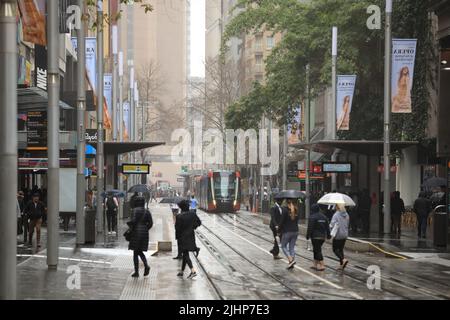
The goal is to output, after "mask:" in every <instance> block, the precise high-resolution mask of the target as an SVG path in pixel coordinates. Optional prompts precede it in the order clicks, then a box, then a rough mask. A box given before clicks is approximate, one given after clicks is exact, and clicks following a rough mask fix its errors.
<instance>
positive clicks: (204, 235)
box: [196, 224, 307, 300]
mask: <svg viewBox="0 0 450 320" xmlns="http://www.w3.org/2000/svg"><path fill="white" fill-rule="evenodd" d="M202 228H204V229H205V230H206V231H207V232H204V231H199V230H197V231H196V233H197V235H198V239H199V240H200V241H201V242H202V244H203V245H204V246H206V247H208V248H209V250H212V251H215V252H220V250H219V249H218V248H217V246H216V245H214V244H213V243H212V242H213V241H211V237H214V238H215V239H217V240H218V241H219V242H220V243H222V245H224V246H226V247H227V248H229V249H230V250H231V251H233V252H234V253H236V255H238V256H239V257H240V258H241V260H243V261H245V262H246V263H247V264H249V265H250V266H252V267H253V268H256V269H258V270H259V271H260V272H261V273H262V274H263V275H265V276H266V277H267V276H268V277H269V278H270V279H272V280H273V281H274V282H275V283H277V284H278V285H280V286H281V287H283V288H285V290H287V291H288V292H289V293H290V294H291V295H292V296H295V297H297V298H299V299H301V300H306V299H307V297H306V296H305V295H304V294H302V293H300V292H298V290H296V289H294V288H292V287H291V286H290V285H288V284H286V283H285V281H284V280H283V279H281V278H280V277H278V276H276V275H274V274H272V273H271V272H269V271H267V270H265V269H264V268H263V267H261V266H259V265H258V264H257V263H255V262H254V261H252V260H251V259H249V258H248V257H247V256H246V255H245V254H244V253H242V252H241V251H240V250H238V249H236V248H235V247H234V246H232V245H231V244H230V243H229V242H228V241H227V240H225V239H223V238H222V237H221V236H220V235H218V234H217V233H215V232H214V231H212V230H211V228H209V227H208V226H206V225H204V224H203V225H202ZM219 260H222V259H219ZM220 262H221V263H224V264H229V265H228V266H226V267H228V268H229V267H230V264H231V263H230V262H229V261H223V260H222V261H220ZM203 269H204V272H205V273H206V274H208V272H207V270H206V267H205V266H203ZM233 269H234V270H238V268H233ZM208 277H209V280H210V281H211V282H212V283H214V280H216V281H217V279H215V278H214V277H212V276H211V275H209V274H208ZM241 280H243V282H249V283H252V282H253V280H252V279H241ZM236 285H240V284H236ZM213 286H214V287H218V286H217V285H216V284H214V285H213ZM248 288H252V289H253V290H255V293H256V294H258V295H262V297H261V298H266V299H267V297H264V293H261V292H258V290H259V288H258V287H257V286H251V287H247V289H248ZM219 290H220V289H219Z"/></svg>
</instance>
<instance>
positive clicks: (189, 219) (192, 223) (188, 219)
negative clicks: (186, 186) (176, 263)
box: [175, 200, 202, 279]
mask: <svg viewBox="0 0 450 320" xmlns="http://www.w3.org/2000/svg"><path fill="white" fill-rule="evenodd" d="M189 205H190V201H189V200H183V201H181V202H180V203H179V204H178V206H179V207H180V210H181V213H180V214H179V215H178V216H177V219H176V222H175V232H176V238H177V240H178V245H179V246H180V250H181V252H182V256H183V262H182V264H181V271H180V272H179V273H178V274H177V276H179V277H183V274H184V269H185V268H186V265H188V266H189V268H190V269H191V273H190V274H189V276H188V277H187V278H188V279H192V278H194V277H196V276H197V272H196V270H195V269H194V266H193V264H192V261H191V258H190V257H189V252H191V251H192V252H196V251H197V245H196V243H195V232H194V230H195V229H197V228H198V227H199V226H201V224H202V222H201V221H200V219H199V217H198V216H197V214H196V213H195V211H193V210H189Z"/></svg>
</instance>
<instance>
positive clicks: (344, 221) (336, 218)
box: [330, 211, 350, 240]
mask: <svg viewBox="0 0 450 320" xmlns="http://www.w3.org/2000/svg"><path fill="white" fill-rule="evenodd" d="M349 222H350V217H349V215H348V213H347V212H340V211H336V213H335V214H334V215H333V218H332V219H331V224H330V229H331V230H333V227H334V225H335V224H336V223H337V224H338V226H339V227H338V232H337V234H336V237H334V238H335V239H336V240H342V239H347V238H348V225H349Z"/></svg>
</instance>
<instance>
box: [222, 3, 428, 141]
mask: <svg viewBox="0 0 450 320" xmlns="http://www.w3.org/2000/svg"><path fill="white" fill-rule="evenodd" d="M371 4H376V5H379V6H380V7H381V8H383V7H384V0H370V1H368V0H359V1H356V0H351V1H350V0H314V1H303V2H300V1H296V0H259V1H257V0H240V1H239V2H238V4H237V5H238V6H245V7H246V8H247V9H246V10H245V11H243V12H242V13H240V14H238V15H237V16H236V17H235V18H234V19H233V20H232V21H231V22H230V24H229V25H228V26H227V28H226V31H225V35H224V39H223V45H222V48H223V49H222V50H223V53H224V52H226V50H227V48H226V43H227V41H228V40H229V39H230V38H231V37H234V36H240V35H241V34H242V33H246V34H248V33H251V32H256V31H261V30H262V29H266V30H273V31H274V32H281V33H282V34H283V39H282V41H281V43H280V44H279V45H278V46H277V47H276V48H275V49H274V50H273V52H272V54H271V55H270V56H269V58H268V59H267V61H266V76H267V82H266V85H265V86H264V87H259V86H255V88H254V90H253V92H250V93H249V94H248V95H247V96H244V97H242V98H241V100H240V101H239V102H237V103H236V104H235V105H232V106H231V107H230V108H229V110H228V114H227V120H228V124H229V125H230V126H232V127H236V126H238V125H241V124H246V123H242V122H245V120H242V119H241V116H240V115H247V116H248V115H249V114H252V113H253V112H255V114H252V117H251V119H250V120H249V121H250V122H252V123H253V124H254V123H257V121H258V118H259V119H260V117H261V115H262V114H266V115H267V116H269V117H272V118H273V119H276V120H277V121H278V122H279V124H283V123H286V121H288V122H289V121H291V120H292V118H293V116H294V115H295V111H294V109H295V106H297V105H298V104H300V103H301V101H302V100H303V98H304V97H305V95H306V92H305V78H306V72H305V69H306V68H305V67H306V65H307V64H309V65H310V67H311V72H310V83H311V92H312V95H313V97H314V96H317V95H318V94H320V93H321V92H323V91H324V89H325V88H327V87H329V86H330V84H331V28H332V27H333V26H337V27H338V29H339V41H338V50H339V55H338V74H356V75H357V76H358V79H357V86H356V92H355V97H354V103H353V108H352V114H351V130H350V131H348V132H340V133H339V134H340V138H343V139H380V138H381V137H382V129H383V82H384V80H383V70H384V30H368V29H367V27H366V20H367V18H368V17H369V16H368V15H367V13H366V10H367V7H368V6H369V5H371ZM393 21H394V23H393V35H394V37H398V38H417V39H418V50H417V56H416V70H415V75H414V87H413V90H412V100H413V110H414V111H413V113H412V114H410V115H393V134H392V138H393V139H401V138H403V139H413V140H415V139H418V140H420V139H423V138H424V136H425V127H426V123H427V118H428V117H427V110H428V107H429V97H428V88H427V79H429V78H430V75H429V73H430V67H429V65H430V61H432V60H433V58H434V56H433V53H432V50H431V49H430V48H432V42H431V41H432V40H431V39H432V38H431V32H430V30H431V24H430V20H429V17H428V12H427V2H426V1H407V0H399V1H395V2H394V16H393ZM262 95H265V96H264V97H263V96H262ZM254 118H255V119H254Z"/></svg>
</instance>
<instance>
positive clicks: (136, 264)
mask: <svg viewBox="0 0 450 320" xmlns="http://www.w3.org/2000/svg"><path fill="white" fill-rule="evenodd" d="M139 257H140V258H141V260H142V262H143V263H144V266H145V267H146V268H147V267H148V264H147V258H146V257H145V254H144V252H142V251H138V250H134V251H133V262H134V271H136V272H138V271H139Z"/></svg>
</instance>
